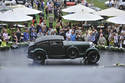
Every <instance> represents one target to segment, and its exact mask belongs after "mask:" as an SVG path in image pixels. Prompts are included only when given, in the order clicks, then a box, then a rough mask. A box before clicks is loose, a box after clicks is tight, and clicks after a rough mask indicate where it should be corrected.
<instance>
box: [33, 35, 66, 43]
mask: <svg viewBox="0 0 125 83" xmlns="http://www.w3.org/2000/svg"><path fill="white" fill-rule="evenodd" d="M48 40H64V37H63V36H60V35H47V36H41V37H39V38H37V39H36V40H35V43H37V42H40V41H48Z"/></svg>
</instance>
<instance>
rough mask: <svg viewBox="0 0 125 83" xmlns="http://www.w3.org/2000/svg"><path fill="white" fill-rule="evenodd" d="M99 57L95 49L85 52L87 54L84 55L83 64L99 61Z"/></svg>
mask: <svg viewBox="0 0 125 83" xmlns="http://www.w3.org/2000/svg"><path fill="white" fill-rule="evenodd" d="M99 59H100V55H99V53H98V52H96V51H90V52H88V53H87V55H86V56H85V61H84V63H85V64H95V63H97V62H98V61H99Z"/></svg>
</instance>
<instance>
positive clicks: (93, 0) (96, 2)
mask: <svg viewBox="0 0 125 83" xmlns="http://www.w3.org/2000/svg"><path fill="white" fill-rule="evenodd" d="M87 1H88V2H89V3H94V6H96V7H99V8H101V9H105V8H107V7H106V6H105V4H104V2H105V1H107V0H87Z"/></svg>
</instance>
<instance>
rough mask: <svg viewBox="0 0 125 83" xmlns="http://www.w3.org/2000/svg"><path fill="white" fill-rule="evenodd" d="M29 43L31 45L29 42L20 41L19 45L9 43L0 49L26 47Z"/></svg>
mask: <svg viewBox="0 0 125 83" xmlns="http://www.w3.org/2000/svg"><path fill="white" fill-rule="evenodd" d="M28 45H29V43H28V42H22V43H18V44H17V45H12V43H9V44H8V45H7V46H4V47H0V51H2V50H9V48H12V49H15V48H19V47H26V46H28Z"/></svg>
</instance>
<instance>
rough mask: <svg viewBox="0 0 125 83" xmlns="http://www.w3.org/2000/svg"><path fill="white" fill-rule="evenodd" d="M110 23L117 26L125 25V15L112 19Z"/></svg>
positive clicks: (109, 20)
mask: <svg viewBox="0 0 125 83" xmlns="http://www.w3.org/2000/svg"><path fill="white" fill-rule="evenodd" d="M107 21H108V22H112V23H115V24H125V15H120V16H117V17H112V18H109V19H108V20H107Z"/></svg>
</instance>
